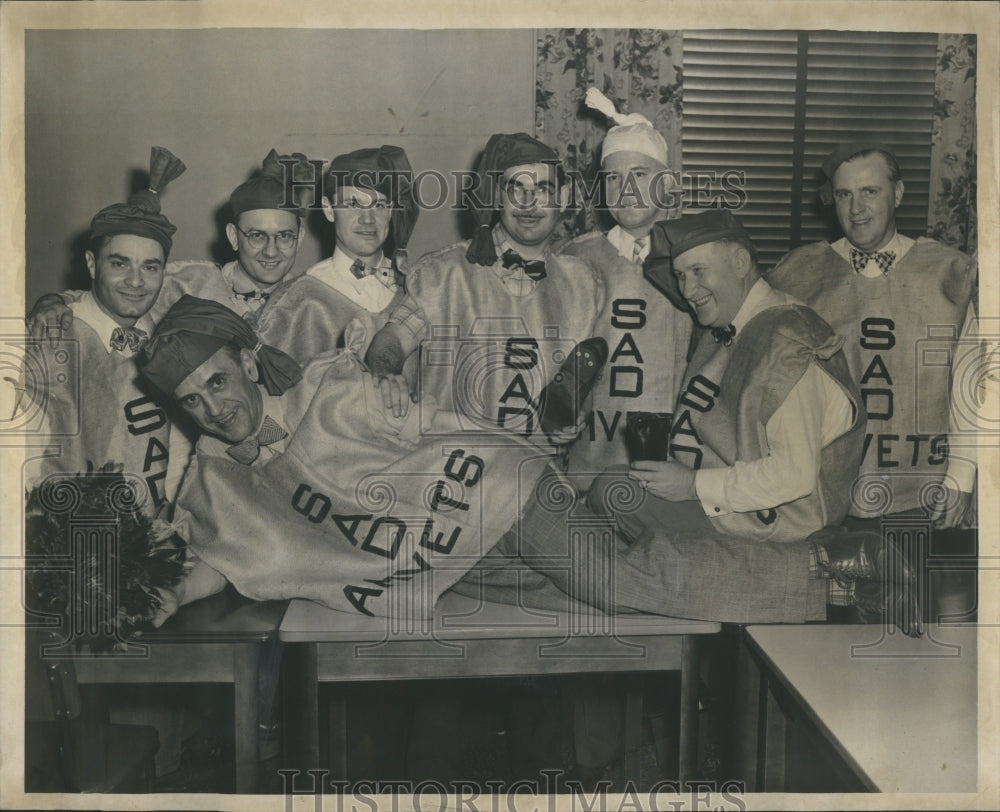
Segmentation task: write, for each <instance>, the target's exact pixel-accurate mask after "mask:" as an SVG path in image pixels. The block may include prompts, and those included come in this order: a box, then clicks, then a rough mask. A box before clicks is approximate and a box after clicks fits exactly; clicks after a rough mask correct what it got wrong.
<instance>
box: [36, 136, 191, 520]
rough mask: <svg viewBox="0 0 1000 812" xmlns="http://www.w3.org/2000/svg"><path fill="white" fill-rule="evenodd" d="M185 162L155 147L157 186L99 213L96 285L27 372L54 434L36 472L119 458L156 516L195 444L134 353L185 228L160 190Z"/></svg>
mask: <svg viewBox="0 0 1000 812" xmlns="http://www.w3.org/2000/svg"><path fill="white" fill-rule="evenodd" d="M184 169H185V167H184V164H183V162H181V161H180V160H179V159H177V158H176V157H174V156H173V155H172V154H171V153H170V152H169V151H168V150H166V149H164V148H162V147H154V148H153V149H152V152H151V155H150V172H149V174H150V178H149V188H148V189H144V190H142V191H139V192H136V193H135V194H133V195H132V196H131V197H130V198H129V201H128V203H118V204H114V205H112V206H108V207H106V208H104V209H102V210H101V211H100V212H98V213H97V214H96V215H95V216H94V218H93V220H92V221H91V224H90V242H89V247H88V249H87V251H86V254H85V259H86V263H87V269H88V271H89V272H90V277H91V280H92V283H93V287H92V289H91V290H89V291H86V292H85V293H82V294H80V296H79V298H78V300H77V301H76V302H74V303H73V304H72V305H71V312H72V314H73V316H74V321H73V327H72V330H71V331H70V332H69V333H68V334H67V336H66V337H65V338H64V339H62V340H60V341H59V342H58V343H56V344H55V346H52V345H51V343H50V342H48V341H41V342H38V343H36V344H35V345H34V346H33V348H32V349H33V353H35V355H36V358H37V360H38V362H39V364H38V365H37V367H36V365H35V364H31V365H30V367H29V370H31V369H36V368H37V370H38V371H39V374H40V375H41V376H42V377H40V378H39V379H37V380H36V376H35V375H29V376H28V377H27V379H26V384H27V385H26V392H27V394H28V396H29V397H30V398H32V400H33V401H34V402H35V404H36V405H37V407H38V408H40V409H41V410H42V413H43V415H44V419H45V428H44V433H45V434H46V436H47V437H48V438H49V440H50V442H51V443H52V446H51V447H50V448H49V449H48V450H47V452H46V456H45V457H44V458H42V459H41V460H40V461H39V464H38V465H32V466H31V469H32V471H33V473H32V476H34V475H37V476H38V478H39V480H40V479H41V478H44V477H45V476H47V475H49V474H54V473H65V474H75V473H79V472H84V471H87V470H88V469H98V468H101V467H102V466H103V465H105V464H106V463H115V464H120V465H122V466H123V470H124V473H125V474H126V475H130V476H135V477H136V478H137V480H138V481H141V482H144V483H145V491H146V493H145V494H137V496H138V497H139V498H140V499H141V500H142V504H143V511H144V512H145V513H146V514H147V515H150V516H152V515H154V514H155V513H156V512H157V510H158V509H159V508H160V507H161V506H162V505H164V504H165V503H166V502H169V501H170V500H171V498H172V496H173V492H174V490H175V489H176V487H177V484H178V480H179V478H178V477H173V478H168V461H169V459H170V457H171V456H172V455H173V456H175V457H179V458H186V456H187V452H188V449H189V445H188V443H187V442H186V440H185V439H184V436H183V434H182V433H181V432H179V431H171V427H172V418H171V414H170V412H169V411H168V410H166V409H164V408H163V407H161V406H160V405H159V404H157V403H156V402H155V401H154V400H153V399H152V398H151V397H150V394H151V393H150V391H149V388H148V386H147V385H146V383H145V381H143V380H141V379H140V378H139V375H138V371H137V370H136V367H135V361H134V357H135V355H136V353H137V352H138V351H139V350H140V348H141V347H142V345H143V344H144V342H145V341H146V339H147V338H148V336H149V334H150V333H151V332H152V329H153V324H154V323H155V322H154V321H153V319H152V318H151V312H150V311H151V308H152V307H153V304H154V302H155V301H156V298H157V295H158V294H159V293H160V288H161V286H162V284H163V274H164V266H165V264H166V261H167V256H168V254H169V253H170V247H171V245H172V241H173V235H174V233H175V232H176V230H177V229H176V227H175V226H174V225H173V224H172V223H171V222H170V221H169V220H168V219H167V218H166V217H165V216H164V215H163V214H161V213H160V200H159V192H161V191H162V190H163V188H164V187H166V185H167V184H168V183H169V182H170V181H171V180H172V179H173V178H176V177H177V176H178V175H180V174H181V173H182V172H183V171H184Z"/></svg>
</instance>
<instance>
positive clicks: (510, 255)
mask: <svg viewBox="0 0 1000 812" xmlns="http://www.w3.org/2000/svg"><path fill="white" fill-rule="evenodd" d="M502 261H503V266H504V267H505V268H523V269H524V274H525V276H527V277H528V278H529V279H533V280H535V281H536V282H537V281H538V280H539V279H544V278H545V263H544V262H543V261H542V260H540V259H532V260H529V261H528V262H525V261H524V259H523V258H522V257H521V255H520V254H519V253H517V251H515V250H514V249H513V248H508V249H507V250H506V251H504V252H503V258H502Z"/></svg>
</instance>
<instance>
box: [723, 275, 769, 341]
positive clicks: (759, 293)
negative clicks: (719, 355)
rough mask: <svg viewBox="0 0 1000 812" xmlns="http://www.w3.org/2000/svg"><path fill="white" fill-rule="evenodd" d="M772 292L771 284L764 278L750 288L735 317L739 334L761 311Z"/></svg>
mask: <svg viewBox="0 0 1000 812" xmlns="http://www.w3.org/2000/svg"><path fill="white" fill-rule="evenodd" d="M770 292H771V286H770V285H769V284H767V282H765V281H764V280H763V279H758V280H757V281H756V282H754V283H753V285H752V286H751V288H750V290H749V291H747V296H746V298H745V299H744V300H743V304H741V305H740V309H739V310H738V311H737V312H736V315H735V316H734V317H733V321H732V325H733V327H735V328H736V334H737V335H739V332H740V330H742V329H743V328H744V326H746V323H747V322H748V321H750V319H752V318H753V317H754V316H756V315H757V313H759V312H760V309H761V305H762V304H763V303H764V300H765V299H766V298H767V296H768V294H769V293H770Z"/></svg>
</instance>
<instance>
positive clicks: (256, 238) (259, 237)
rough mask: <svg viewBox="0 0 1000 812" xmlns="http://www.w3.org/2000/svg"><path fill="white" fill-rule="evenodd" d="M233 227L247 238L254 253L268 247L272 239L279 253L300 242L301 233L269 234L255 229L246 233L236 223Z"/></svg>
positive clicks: (282, 232)
mask: <svg viewBox="0 0 1000 812" xmlns="http://www.w3.org/2000/svg"><path fill="white" fill-rule="evenodd" d="M233 226H234V227H235V228H236V230H237V231H238V232H240V234H242V235H243V236H244V237H246V238H247V242H248V243H249V244H250V247H251V248H252V249H253V250H254V251H260V249H261V248H263V247H264V246H266V245H267V243H268V240H271V239H273V240H274V244H275V245H276V246H277V248H278V250H279V251H287V250H288V249H289V248H292V247H293V246H294V245H295V243H296V242H298V240H299V232H297V231H279V232H278V233H277V234H268V233H267V232H266V231H258V230H257V229H255V228H253V229H250V231H244V230H243V229H242V228H240V227H239V226H238V225H236V223H233Z"/></svg>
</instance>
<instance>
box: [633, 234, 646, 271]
mask: <svg viewBox="0 0 1000 812" xmlns="http://www.w3.org/2000/svg"><path fill="white" fill-rule="evenodd" d="M645 247H646V241H645V240H642V239H639V240H636V241H635V242H634V243H632V262H633V263H635V264H636V265H639V264H640V263H641V262H642V249H643V248H645Z"/></svg>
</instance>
